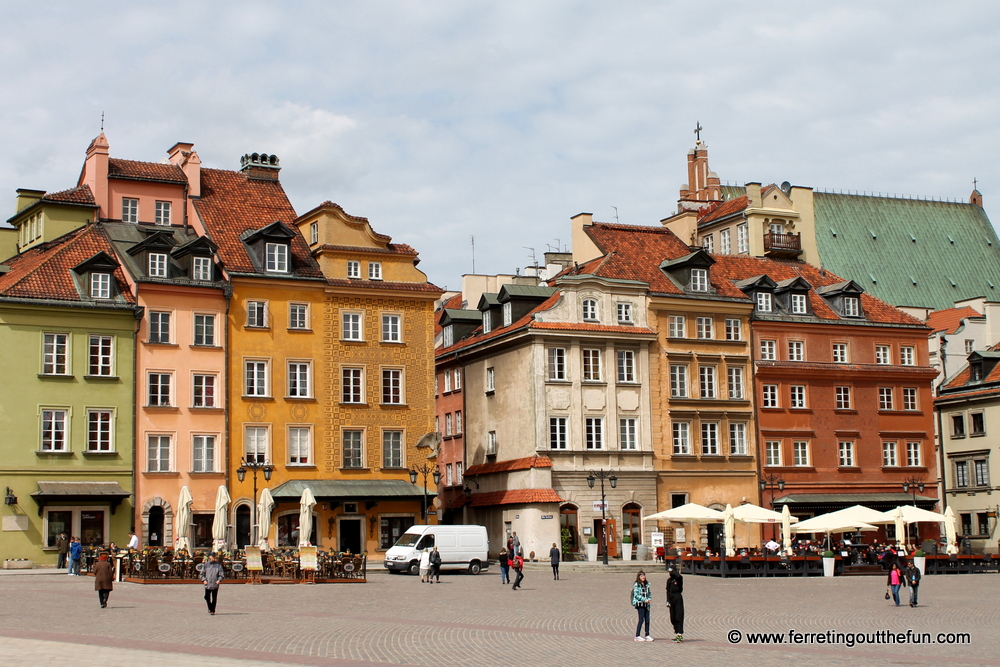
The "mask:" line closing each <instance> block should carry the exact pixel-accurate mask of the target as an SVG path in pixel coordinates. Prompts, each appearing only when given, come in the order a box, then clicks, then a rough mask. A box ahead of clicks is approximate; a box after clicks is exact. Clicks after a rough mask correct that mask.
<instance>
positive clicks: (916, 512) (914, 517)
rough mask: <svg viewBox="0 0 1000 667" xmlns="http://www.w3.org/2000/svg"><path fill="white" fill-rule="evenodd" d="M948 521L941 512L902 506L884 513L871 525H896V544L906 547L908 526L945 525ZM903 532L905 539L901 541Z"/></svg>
mask: <svg viewBox="0 0 1000 667" xmlns="http://www.w3.org/2000/svg"><path fill="white" fill-rule="evenodd" d="M945 521H946V518H945V515H944V514H940V513H939V512H931V511H929V510H924V509H920V508H919V507H916V506H914V505H900V506H899V507H897V508H896V509H894V510H889V511H888V512H883V513H882V518H881V519H879V520H876V521H871V522H870V523H894V524H896V542H897V543H901V544H903V545H905V543H906V525H907V524H911V523H943V522H945ZM901 527H902V530H903V533H902V534H903V539H902V540H900V538H899V535H900V532H899V531H900V528H901Z"/></svg>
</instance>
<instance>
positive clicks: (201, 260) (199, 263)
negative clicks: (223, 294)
mask: <svg viewBox="0 0 1000 667" xmlns="http://www.w3.org/2000/svg"><path fill="white" fill-rule="evenodd" d="M191 279H192V280H201V281H211V280H212V258H211V257H192V258H191Z"/></svg>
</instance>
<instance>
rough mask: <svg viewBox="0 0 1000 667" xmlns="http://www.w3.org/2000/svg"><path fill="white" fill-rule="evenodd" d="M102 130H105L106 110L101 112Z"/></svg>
mask: <svg viewBox="0 0 1000 667" xmlns="http://www.w3.org/2000/svg"><path fill="white" fill-rule="evenodd" d="M101 132H104V112H103V111H102V112H101Z"/></svg>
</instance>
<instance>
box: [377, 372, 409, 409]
mask: <svg viewBox="0 0 1000 667" xmlns="http://www.w3.org/2000/svg"><path fill="white" fill-rule="evenodd" d="M381 376H382V405H406V381H405V377H404V373H403V369H402V368H383V369H382V373H381ZM387 399H388V400H387Z"/></svg>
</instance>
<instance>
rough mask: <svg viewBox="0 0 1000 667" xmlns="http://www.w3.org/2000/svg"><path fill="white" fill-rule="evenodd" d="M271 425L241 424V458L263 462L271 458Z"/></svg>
mask: <svg viewBox="0 0 1000 667" xmlns="http://www.w3.org/2000/svg"><path fill="white" fill-rule="evenodd" d="M270 452H271V425H270V424H244V425H243V458H245V459H246V460H247V461H251V462H256V463H264V462H265V461H269V460H270V459H271V456H270Z"/></svg>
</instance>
